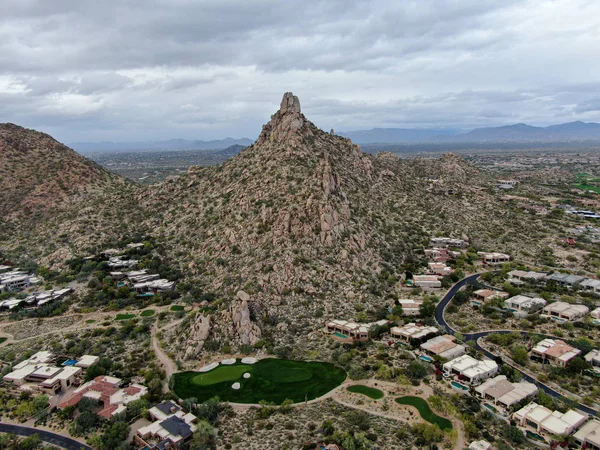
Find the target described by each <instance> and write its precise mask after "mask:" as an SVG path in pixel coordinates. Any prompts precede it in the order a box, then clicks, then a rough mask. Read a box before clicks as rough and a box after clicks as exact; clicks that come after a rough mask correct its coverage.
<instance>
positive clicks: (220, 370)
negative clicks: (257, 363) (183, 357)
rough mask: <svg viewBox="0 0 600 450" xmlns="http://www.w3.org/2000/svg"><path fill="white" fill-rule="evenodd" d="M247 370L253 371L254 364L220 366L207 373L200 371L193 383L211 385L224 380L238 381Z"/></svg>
mask: <svg viewBox="0 0 600 450" xmlns="http://www.w3.org/2000/svg"><path fill="white" fill-rule="evenodd" d="M246 372H250V373H251V372H252V366H249V365H247V364H241V365H239V366H223V365H221V366H219V367H217V368H216V369H213V370H211V371H210V372H206V373H199V374H198V375H196V376H195V377H194V378H192V383H193V384H195V385H196V386H210V385H211V384H217V383H222V382H224V381H236V380H238V379H239V378H241V377H242V375H244V374H245V373H246Z"/></svg>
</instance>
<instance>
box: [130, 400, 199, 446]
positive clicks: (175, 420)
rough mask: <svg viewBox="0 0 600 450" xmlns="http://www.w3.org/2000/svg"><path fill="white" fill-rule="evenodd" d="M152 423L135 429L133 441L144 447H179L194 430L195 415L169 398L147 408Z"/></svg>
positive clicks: (189, 437)
mask: <svg viewBox="0 0 600 450" xmlns="http://www.w3.org/2000/svg"><path fill="white" fill-rule="evenodd" d="M148 414H149V415H150V418H151V420H153V423H151V424H150V425H147V426H145V427H141V428H140V429H138V430H137V432H136V434H135V437H134V442H135V444H136V445H138V446H140V447H141V448H146V449H161V450H162V449H179V448H182V447H183V444H185V443H187V442H188V441H189V440H190V439H191V438H192V436H193V434H194V431H196V426H195V425H194V424H195V423H196V421H197V418H196V416H194V415H193V414H191V413H187V414H186V413H184V412H183V410H182V409H181V407H180V406H179V405H177V404H176V403H173V402H172V401H170V400H167V401H165V402H162V403H160V404H158V405H156V406H153V407H152V408H150V409H149V410H148Z"/></svg>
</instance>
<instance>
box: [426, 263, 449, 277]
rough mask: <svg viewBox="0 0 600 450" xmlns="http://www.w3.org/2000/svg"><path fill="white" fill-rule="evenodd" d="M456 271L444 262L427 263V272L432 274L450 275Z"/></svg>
mask: <svg viewBox="0 0 600 450" xmlns="http://www.w3.org/2000/svg"><path fill="white" fill-rule="evenodd" d="M453 272H454V269H453V268H452V267H448V266H447V265H446V264H444V263H436V262H430V263H429V264H428V265H427V273H428V274H430V275H439V276H441V277H443V276H446V275H450V274H451V273H453Z"/></svg>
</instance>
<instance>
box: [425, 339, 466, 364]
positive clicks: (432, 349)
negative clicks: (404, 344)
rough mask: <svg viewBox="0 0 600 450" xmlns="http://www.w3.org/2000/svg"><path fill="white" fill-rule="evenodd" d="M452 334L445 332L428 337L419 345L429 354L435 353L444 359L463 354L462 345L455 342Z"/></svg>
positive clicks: (463, 348)
mask: <svg viewBox="0 0 600 450" xmlns="http://www.w3.org/2000/svg"><path fill="white" fill-rule="evenodd" d="M455 340H456V338H455V337H454V336H451V335H448V334H445V335H443V336H437V337H434V338H433V339H429V340H428V341H427V342H424V343H422V344H421V345H420V346H419V347H420V348H421V350H423V351H424V352H426V353H429V354H430V355H433V356H435V355H437V356H439V357H441V358H444V359H452V358H456V357H457V356H460V355H463V354H464V353H465V351H466V349H465V347H464V345H460V344H457V343H456V342H455Z"/></svg>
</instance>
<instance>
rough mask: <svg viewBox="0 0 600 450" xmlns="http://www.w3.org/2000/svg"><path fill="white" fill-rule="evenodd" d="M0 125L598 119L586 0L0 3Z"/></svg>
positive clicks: (599, 21) (154, 130) (202, 128)
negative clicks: (295, 106)
mask: <svg viewBox="0 0 600 450" xmlns="http://www.w3.org/2000/svg"><path fill="white" fill-rule="evenodd" d="M2 9H3V20H2V21H1V22H0V68H1V69H0V102H1V103H0V121H12V122H16V123H21V124H23V125H26V126H31V127H35V128H39V129H42V130H44V131H47V132H50V133H52V134H55V135H56V136H57V137H58V138H59V139H62V140H65V141H74V140H100V139H113V140H143V139H160V138H169V137H187V138H218V137H224V136H226V135H230V136H236V137H237V136H249V137H254V136H256V135H257V134H258V132H259V131H260V125H261V124H262V123H263V122H265V121H266V120H268V117H269V115H270V114H271V113H272V112H273V111H274V110H275V109H276V108H277V105H278V101H279V99H280V96H281V94H282V92H284V91H288V90H292V91H294V92H295V93H296V94H298V95H300V98H301V100H302V103H303V107H304V111H305V113H306V114H307V116H308V117H309V118H310V119H311V120H313V121H315V123H317V124H318V125H320V126H323V127H324V128H329V127H331V126H333V127H335V128H336V129H346V130H349V129H356V128H369V127H373V126H423V127H426V126H436V127H439V126H448V127H460V128H470V127H474V126H489V125H499V124H507V123H512V122H517V121H519V122H521V121H525V122H530V123H534V124H549V123H557V122H561V121H568V120H590V121H591V120H595V121H600V111H599V110H598V107H597V105H598V99H597V95H596V94H594V92H598V89H597V88H598V87H599V86H598V83H597V82H596V79H597V77H595V74H596V73H598V71H599V70H600V60H598V58H597V57H596V52H597V42H598V40H599V38H600V36H599V34H600V31H599V30H600V26H599V25H600V4H598V3H597V2H589V1H586V0H556V1H553V2H547V1H545V0H526V1H517V0H507V1H503V2H497V1H491V0H461V1H454V0H432V1H429V2H419V1H412V0H411V1H402V2H398V1H392V0H374V1H372V2H347V1H344V0H328V1H325V0H307V1H304V2H297V1H286V2H281V1H277V0H254V1H252V2H248V1H242V0H203V1H197V2H189V1H186V0H152V1H142V0H125V1H122V0H106V1H103V2H97V1H91V0H79V1H75V0H63V1H60V2H48V1H45V0H4V1H3V8H2Z"/></svg>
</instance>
